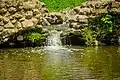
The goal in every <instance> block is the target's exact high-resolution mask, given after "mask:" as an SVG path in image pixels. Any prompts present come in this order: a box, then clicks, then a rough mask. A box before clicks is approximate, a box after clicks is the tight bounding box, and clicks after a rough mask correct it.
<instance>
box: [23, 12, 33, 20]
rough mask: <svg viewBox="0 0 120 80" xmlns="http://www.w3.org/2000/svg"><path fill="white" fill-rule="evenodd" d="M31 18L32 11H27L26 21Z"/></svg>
mask: <svg viewBox="0 0 120 80" xmlns="http://www.w3.org/2000/svg"><path fill="white" fill-rule="evenodd" d="M32 17H33V12H32V11H27V12H26V14H25V18H26V19H31V18H32Z"/></svg>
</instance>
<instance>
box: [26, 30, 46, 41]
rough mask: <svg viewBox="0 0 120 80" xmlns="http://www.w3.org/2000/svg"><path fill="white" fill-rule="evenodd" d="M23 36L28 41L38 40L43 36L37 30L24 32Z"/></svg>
mask: <svg viewBox="0 0 120 80" xmlns="http://www.w3.org/2000/svg"><path fill="white" fill-rule="evenodd" d="M24 38H25V39H26V40H29V41H32V42H33V43H34V42H39V41H42V40H43V39H45V38H44V36H43V35H42V34H40V33H37V32H29V33H26V34H25V35H24Z"/></svg>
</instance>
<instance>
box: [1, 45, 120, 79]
mask: <svg viewBox="0 0 120 80" xmlns="http://www.w3.org/2000/svg"><path fill="white" fill-rule="evenodd" d="M70 49H71V50H72V51H73V52H72V53H71V54H69V53H68V52H66V51H65V52H62V54H60V52H59V53H58V54H52V53H44V52H43V51H42V50H41V51H40V48H28V49H4V50H0V80H120V48H119V47H115V46H114V47H113V46H104V47H71V48H70ZM37 50H38V51H37ZM35 51H36V52H35ZM38 53H39V54H38Z"/></svg>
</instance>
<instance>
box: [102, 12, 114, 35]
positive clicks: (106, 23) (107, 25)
mask: <svg viewBox="0 0 120 80" xmlns="http://www.w3.org/2000/svg"><path fill="white" fill-rule="evenodd" d="M101 21H102V23H103V29H104V30H105V31H106V33H111V32H112V31H113V22H112V16H111V15H109V14H107V15H105V16H104V17H103V18H102V19H101Z"/></svg>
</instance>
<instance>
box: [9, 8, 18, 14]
mask: <svg viewBox="0 0 120 80" xmlns="http://www.w3.org/2000/svg"><path fill="white" fill-rule="evenodd" d="M8 11H9V12H10V13H15V12H16V11H17V9H16V8H14V7H10V8H9V9H8Z"/></svg>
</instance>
